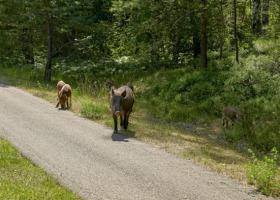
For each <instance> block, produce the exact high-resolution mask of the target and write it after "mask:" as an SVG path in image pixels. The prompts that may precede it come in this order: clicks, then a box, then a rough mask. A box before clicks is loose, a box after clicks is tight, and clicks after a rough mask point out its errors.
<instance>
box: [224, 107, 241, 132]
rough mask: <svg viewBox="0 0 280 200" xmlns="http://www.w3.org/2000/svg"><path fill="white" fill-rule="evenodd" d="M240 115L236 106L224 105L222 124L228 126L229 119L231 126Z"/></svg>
mask: <svg viewBox="0 0 280 200" xmlns="http://www.w3.org/2000/svg"><path fill="white" fill-rule="evenodd" d="M240 115H241V113H240V111H239V110H238V109H237V108H235V107H226V108H225V109H224V110H223V126H224V125H226V128H228V122H229V121H231V126H233V125H234V123H235V122H237V121H238V119H239V117H240Z"/></svg>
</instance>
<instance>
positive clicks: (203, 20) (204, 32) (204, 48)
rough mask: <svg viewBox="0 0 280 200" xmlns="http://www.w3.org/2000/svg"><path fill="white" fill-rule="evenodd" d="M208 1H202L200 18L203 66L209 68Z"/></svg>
mask: <svg viewBox="0 0 280 200" xmlns="http://www.w3.org/2000/svg"><path fill="white" fill-rule="evenodd" d="M206 1H207V0H201V3H202V6H201V8H202V9H201V18H200V51H201V65H202V67H203V68H207V65H208V58H207V20H206Z"/></svg>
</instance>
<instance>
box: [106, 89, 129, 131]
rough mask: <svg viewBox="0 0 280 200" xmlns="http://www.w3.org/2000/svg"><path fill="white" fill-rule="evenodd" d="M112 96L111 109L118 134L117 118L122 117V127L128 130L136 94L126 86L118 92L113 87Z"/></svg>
mask: <svg viewBox="0 0 280 200" xmlns="http://www.w3.org/2000/svg"><path fill="white" fill-rule="evenodd" d="M110 95H111V98H110V107H111V110H112V116H113V118H114V133H118V119H117V117H118V116H120V125H121V126H122V127H123V128H124V129H125V130H126V129H127V127H128V119H129V115H130V113H131V112H132V107H133V104H134V94H133V91H132V90H131V89H130V87H128V86H127V85H125V86H122V87H120V88H118V89H117V90H114V88H113V87H112V88H111V92H110Z"/></svg>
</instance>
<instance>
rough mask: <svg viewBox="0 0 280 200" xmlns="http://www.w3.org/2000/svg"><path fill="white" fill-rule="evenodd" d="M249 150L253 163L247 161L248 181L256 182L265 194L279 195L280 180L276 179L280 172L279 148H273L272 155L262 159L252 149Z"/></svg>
mask: <svg viewBox="0 0 280 200" xmlns="http://www.w3.org/2000/svg"><path fill="white" fill-rule="evenodd" d="M248 151H249V153H250V154H251V157H252V159H253V162H252V163H247V164H246V166H245V169H246V174H247V179H248V182H249V183H250V184H256V185H257V186H258V187H259V189H260V190H261V191H262V193H264V194H265V195H271V194H274V195H279V194H280V187H279V186H280V182H279V180H277V179H276V176H277V174H278V173H279V167H278V165H277V161H278V159H279V152H278V151H277V149H276V148H273V149H272V150H271V153H270V156H264V157H263V159H262V160H259V159H258V158H257V156H256V154H255V153H254V152H253V151H252V150H251V149H249V150H248Z"/></svg>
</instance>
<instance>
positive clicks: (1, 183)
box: [0, 138, 80, 200]
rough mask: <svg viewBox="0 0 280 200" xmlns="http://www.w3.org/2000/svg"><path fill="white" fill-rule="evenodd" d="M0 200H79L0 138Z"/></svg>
mask: <svg viewBox="0 0 280 200" xmlns="http://www.w3.org/2000/svg"><path fill="white" fill-rule="evenodd" d="M0 199H10V200H12V199H80V198H79V197H77V196H76V195H75V194H74V193H73V192H71V191H69V190H67V189H66V188H64V187H63V186H61V185H59V183H58V182H57V181H56V180H54V179H53V178H51V177H50V176H49V175H48V174H46V173H45V172H44V170H43V169H42V168H40V167H37V166H34V165H33V163H31V162H30V161H29V160H28V159H26V158H24V157H22V155H21V154H20V153H19V152H18V151H17V150H16V149H15V148H14V147H13V146H12V145H11V144H9V143H8V142H7V141H6V140H4V139H3V138H0Z"/></svg>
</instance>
